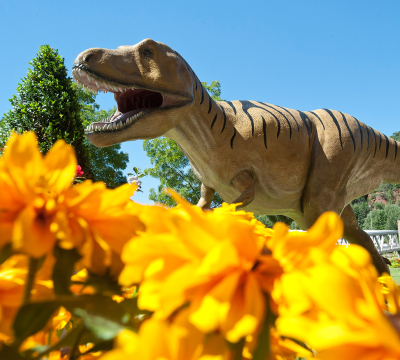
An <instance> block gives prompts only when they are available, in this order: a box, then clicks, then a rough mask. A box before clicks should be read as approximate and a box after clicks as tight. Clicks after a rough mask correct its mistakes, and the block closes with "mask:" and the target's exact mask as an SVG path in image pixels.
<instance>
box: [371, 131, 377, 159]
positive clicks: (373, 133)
mask: <svg viewBox="0 0 400 360" xmlns="http://www.w3.org/2000/svg"><path fill="white" fill-rule="evenodd" d="M369 128H370V130H371V131H372V135H374V140H375V152H374V156H373V157H375V154H376V136H375V131H374V129H373V128H372V127H369Z"/></svg>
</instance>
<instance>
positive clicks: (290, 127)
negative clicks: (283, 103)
mask: <svg viewBox="0 0 400 360" xmlns="http://www.w3.org/2000/svg"><path fill="white" fill-rule="evenodd" d="M258 103H260V104H262V105H264V106H268V107H269V108H271V109H272V110H275V111H277V112H278V113H279V114H281V115H282V117H284V118H285V120H286V122H287V123H288V125H289V130H290V136H289V138H290V139H291V138H292V126H291V125H290V122H289V120H288V118H287V117H286V116H285V115H283V114H282V113H281V112H280V111H279V110H277V109H275V108H274V107H272V106H271V105H268V104H266V103H264V102H262V101H258ZM261 117H262V116H261Z"/></svg>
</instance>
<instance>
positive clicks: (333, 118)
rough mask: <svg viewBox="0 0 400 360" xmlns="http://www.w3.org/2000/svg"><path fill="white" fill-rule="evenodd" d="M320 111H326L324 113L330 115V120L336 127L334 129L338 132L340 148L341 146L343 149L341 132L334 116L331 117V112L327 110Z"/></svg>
mask: <svg viewBox="0 0 400 360" xmlns="http://www.w3.org/2000/svg"><path fill="white" fill-rule="evenodd" d="M322 110H324V111H326V112H327V113H328V114H329V115H330V117H331V118H332V120H333V122H334V123H335V125H336V127H337V129H338V132H339V140H340V146H341V147H342V149H343V143H342V130H341V129H340V126H339V123H338V121H337V120H336V118H335V115H333V114H332V112H331V111H330V110H329V109H322Z"/></svg>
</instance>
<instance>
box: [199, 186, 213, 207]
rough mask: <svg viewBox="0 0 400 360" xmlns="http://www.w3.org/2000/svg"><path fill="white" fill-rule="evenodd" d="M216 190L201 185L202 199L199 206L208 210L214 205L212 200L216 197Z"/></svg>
mask: <svg viewBox="0 0 400 360" xmlns="http://www.w3.org/2000/svg"><path fill="white" fill-rule="evenodd" d="M214 194H215V190H214V189H211V188H210V187H208V186H206V185H204V184H201V198H200V200H199V202H198V203H197V206H198V207H200V208H202V209H208V208H209V207H210V205H211V203H212V199H213V197H214Z"/></svg>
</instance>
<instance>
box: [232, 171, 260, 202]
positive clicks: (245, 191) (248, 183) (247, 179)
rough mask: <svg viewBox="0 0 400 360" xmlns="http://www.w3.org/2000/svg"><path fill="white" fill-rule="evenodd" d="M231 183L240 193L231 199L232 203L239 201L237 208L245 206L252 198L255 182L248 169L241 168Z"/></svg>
mask: <svg viewBox="0 0 400 360" xmlns="http://www.w3.org/2000/svg"><path fill="white" fill-rule="evenodd" d="M232 185H233V186H234V187H235V189H236V190H239V191H240V193H241V194H240V196H239V197H238V198H237V199H236V200H235V201H232V203H233V204H237V203H241V205H239V206H238V208H240V207H244V206H247V205H249V204H250V203H251V202H252V201H253V200H254V196H255V189H256V184H255V181H254V179H253V177H252V176H251V174H250V172H249V171H247V170H243V171H241V172H240V173H239V174H238V175H236V176H235V177H234V179H233V180H232Z"/></svg>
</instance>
